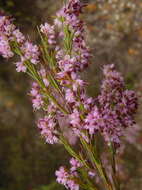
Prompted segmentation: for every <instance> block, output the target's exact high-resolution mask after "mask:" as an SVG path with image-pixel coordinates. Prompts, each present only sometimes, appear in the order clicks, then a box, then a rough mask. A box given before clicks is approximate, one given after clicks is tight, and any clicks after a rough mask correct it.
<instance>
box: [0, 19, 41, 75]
mask: <svg viewBox="0 0 142 190" xmlns="http://www.w3.org/2000/svg"><path fill="white" fill-rule="evenodd" d="M13 43H17V44H18V46H19V49H18V54H19V55H20V57H21V61H19V62H17V63H16V70H17V72H26V70H27V67H26V64H25V62H26V61H30V62H31V63H33V64H37V63H38V62H39V49H38V46H36V45H33V44H32V43H31V42H29V41H27V40H26V39H25V36H24V35H23V34H22V33H21V32H20V31H19V29H17V28H16V26H15V25H14V24H13V23H12V19H10V18H9V17H7V16H0V54H1V55H2V56H3V57H4V58H10V57H13V56H14V53H13V51H12V49H11V46H12V44H13ZM16 51H17V49H16Z"/></svg>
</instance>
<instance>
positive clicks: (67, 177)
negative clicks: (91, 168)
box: [55, 158, 82, 190]
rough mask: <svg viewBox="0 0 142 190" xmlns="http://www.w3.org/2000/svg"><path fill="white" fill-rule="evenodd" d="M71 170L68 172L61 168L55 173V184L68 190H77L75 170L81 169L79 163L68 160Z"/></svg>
mask: <svg viewBox="0 0 142 190" xmlns="http://www.w3.org/2000/svg"><path fill="white" fill-rule="evenodd" d="M70 164H71V168H70V170H69V171H68V170H67V169H66V168H65V167H63V166H61V167H60V168H59V170H58V171H56V173H55V174H56V176H57V182H58V183H60V184H62V185H64V186H65V187H66V188H67V189H70V190H79V184H77V182H76V181H77V178H78V177H79V176H78V174H77V172H76V171H77V169H78V168H80V167H82V165H81V163H80V162H79V161H77V160H76V159H75V158H71V160H70Z"/></svg>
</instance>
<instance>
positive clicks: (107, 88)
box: [0, 0, 137, 190]
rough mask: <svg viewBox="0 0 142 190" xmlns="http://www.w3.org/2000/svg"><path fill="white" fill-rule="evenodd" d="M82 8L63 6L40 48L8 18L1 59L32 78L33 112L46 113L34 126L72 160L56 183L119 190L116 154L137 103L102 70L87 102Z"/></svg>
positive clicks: (0, 27) (110, 71)
mask: <svg viewBox="0 0 142 190" xmlns="http://www.w3.org/2000/svg"><path fill="white" fill-rule="evenodd" d="M83 7H84V5H83V4H82V3H81V2H80V1H79V0H69V1H67V2H66V3H65V4H64V6H63V8H62V9H61V10H60V11H58V12H57V14H56V17H55V19H54V24H53V25H50V24H48V23H45V24H43V25H41V26H40V27H39V28H38V33H39V36H40V43H39V45H34V44H33V43H32V42H31V41H29V40H27V39H26V37H25V36H24V35H23V34H22V33H21V32H20V31H19V29H17V28H16V26H15V25H14V24H13V19H12V18H10V17H8V16H1V17H0V54H1V55H2V56H3V57H4V58H6V59H8V58H11V57H13V56H14V55H17V56H18V57H19V61H18V62H17V63H15V65H16V71H17V72H24V73H26V74H28V75H29V76H30V77H31V78H32V80H33V83H32V89H31V91H30V96H31V98H32V104H33V109H34V111H37V110H42V113H44V116H43V118H40V119H39V120H38V121H37V126H38V128H39V129H40V132H41V135H42V136H43V138H44V139H45V141H46V142H47V143H49V144H55V143H62V144H63V146H64V147H65V149H66V150H67V151H68V152H69V154H70V155H71V159H70V168H66V167H64V166H61V167H60V168H59V170H57V171H56V173H55V174H56V177H57V182H58V183H60V184H63V185H64V186H65V187H66V188H67V189H70V190H79V189H86V190H104V189H106V190H119V189H120V188H121V185H120V180H119V173H118V171H117V167H116V156H117V150H118V149H119V147H120V146H121V136H124V135H125V129H126V128H127V127H133V125H134V123H135V121H134V114H135V113H136V110H137V97H136V95H135V93H134V92H133V91H131V90H127V89H126V88H125V84H124V80H123V77H122V75H121V74H120V73H119V72H117V71H116V70H115V67H114V65H106V66H104V68H103V74H104V79H103V81H102V85H101V90H100V94H99V95H98V97H88V96H87V94H86V86H87V85H88V84H87V83H86V82H85V81H83V80H82V79H81V77H80V72H82V71H83V70H84V69H85V68H86V67H87V66H88V65H89V64H90V60H91V59H90V58H91V55H90V51H89V48H88V46H87V44H86V41H85V36H84V35H85V31H84V23H83V21H82V20H80V17H79V15H80V13H82V9H83ZM72 139H73V140H72ZM75 143H76V146H74V144H75ZM104 153H106V154H107V155H108V156H107V157H106V158H104V155H106V154H104ZM102 157H103V160H104V159H107V164H105V163H104V161H103V160H102ZM108 165H109V166H111V167H110V168H109V169H108Z"/></svg>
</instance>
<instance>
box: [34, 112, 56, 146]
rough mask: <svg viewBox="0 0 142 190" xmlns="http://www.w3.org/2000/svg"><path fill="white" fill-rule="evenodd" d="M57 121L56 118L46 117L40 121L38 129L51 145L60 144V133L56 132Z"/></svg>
mask: <svg viewBox="0 0 142 190" xmlns="http://www.w3.org/2000/svg"><path fill="white" fill-rule="evenodd" d="M56 125H57V123H56V119H55V118H54V116H52V115H49V116H45V117H44V118H43V119H39V121H38V128H39V129H40V131H41V135H42V136H43V137H44V138H45V139H46V142H47V143H49V144H54V143H57V142H58V137H57V134H58V131H57V130H56Z"/></svg>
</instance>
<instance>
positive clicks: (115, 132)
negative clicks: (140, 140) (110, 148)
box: [84, 65, 137, 145]
mask: <svg viewBox="0 0 142 190" xmlns="http://www.w3.org/2000/svg"><path fill="white" fill-rule="evenodd" d="M103 72H104V76H105V79H104V81H103V83H102V86H101V94H100V95H99V96H98V103H99V105H98V107H96V105H95V106H94V107H93V108H92V110H91V112H90V113H88V115H87V116H86V119H85V126H84V127H85V129H87V130H88V131H89V134H90V135H93V134H95V133H96V132H98V131H100V132H101V133H102V134H103V136H104V138H105V140H106V141H107V142H114V143H115V144H117V145H119V144H120V137H121V136H122V135H124V133H125V132H124V131H125V130H124V129H125V127H129V126H132V125H133V124H134V123H135V122H134V114H135V113H136V110H137V97H136V95H135V93H134V92H133V91H131V90H125V88H124V81H123V77H122V76H121V74H120V73H119V72H117V71H115V69H114V65H106V66H105V67H104V70H103Z"/></svg>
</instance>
